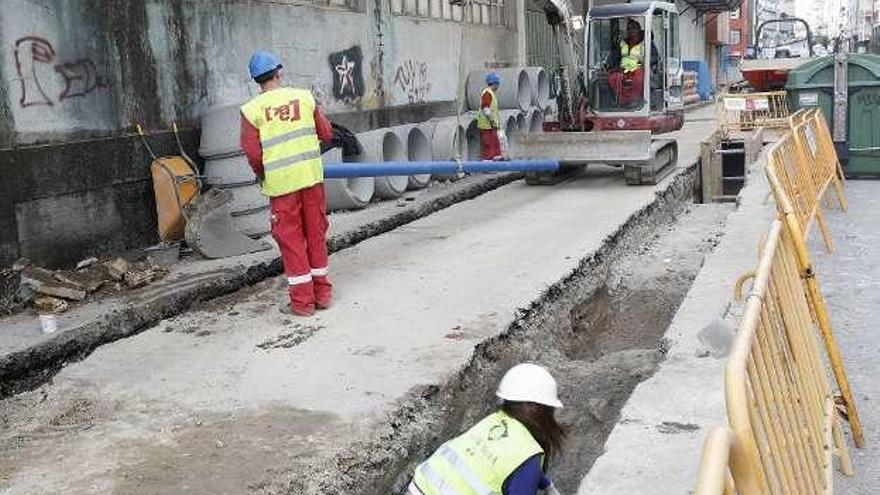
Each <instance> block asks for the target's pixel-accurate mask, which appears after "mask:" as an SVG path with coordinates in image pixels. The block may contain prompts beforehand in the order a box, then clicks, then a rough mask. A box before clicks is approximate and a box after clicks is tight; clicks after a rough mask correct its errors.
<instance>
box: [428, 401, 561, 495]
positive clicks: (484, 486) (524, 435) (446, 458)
mask: <svg viewBox="0 0 880 495" xmlns="http://www.w3.org/2000/svg"><path fill="white" fill-rule="evenodd" d="M543 453H544V450H543V449H541V446H540V445H539V444H538V442H537V441H536V440H535V439H534V438H533V437H532V435H531V433H529V430H527V429H526V427H525V426H523V424H522V423H520V422H519V421H517V420H516V419H514V418H512V417H510V416H508V415H507V414H506V413H504V412H503V411H500V410H499V411H496V412H495V413H492V414H490V415H489V416H487V417H486V418H484V419H483V420H482V421H480V422H479V423H477V424H476V425H474V426H473V427H472V428H471V429H469V430H468V431H466V432H464V433H463V434H462V435H460V436H458V437H456V438H454V439H452V440H450V441H448V442H446V443H444V444H443V445H442V446H440V448H439V449H437V452H435V453H434V455H432V456H431V457H430V458H428V460H427V461H425V462H423V463H422V464H420V465H419V467H417V468H416V472H415V475H414V477H413V481H412V483H413V484H414V485H415V487H416V488H418V490H419V491H420V492H421V493H423V494H424V495H501V493H502V490H503V485H504V480H506V479H507V477H508V476H510V475H511V474H512V473H513V472H514V471H516V469H517V468H518V467H520V466H521V465H522V463H524V462H525V461H526V460H528V459H529V458H530V457H532V456H534V455H536V454H542V455H543ZM542 464H543V461H542Z"/></svg>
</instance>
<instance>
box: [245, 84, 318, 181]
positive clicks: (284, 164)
mask: <svg viewBox="0 0 880 495" xmlns="http://www.w3.org/2000/svg"><path fill="white" fill-rule="evenodd" d="M314 112H315V99H314V98H313V97H312V93H311V92H309V91H307V90H305V89H296V88H278V89H273V90H271V91H266V92H265V93H262V94H260V95H259V96H256V97H254V98H253V99H251V100H250V101H249V102H247V103H245V104H244V105H242V107H241V114H242V115H244V118H246V119H247V120H248V122H250V123H251V125H253V126H254V127H256V128H257V129H258V130H259V131H260V145H261V147H262V149H263V172H264V177H263V182H262V184H261V187H262V190H263V194H265V195H266V196H270V197H274V196H283V195H285V194H290V193H292V192H295V191H299V190H301V189H305V188H307V187H311V186H313V185H315V184H318V183H321V182H323V180H324V167H323V165H322V163H321V145H320V142H319V141H318V135H317V134H316V133H315V114H314Z"/></svg>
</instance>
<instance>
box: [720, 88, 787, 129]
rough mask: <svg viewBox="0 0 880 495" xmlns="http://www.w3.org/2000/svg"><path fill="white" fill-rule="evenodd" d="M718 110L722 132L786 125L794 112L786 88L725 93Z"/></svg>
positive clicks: (783, 126) (782, 126) (721, 97)
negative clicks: (790, 106)
mask: <svg viewBox="0 0 880 495" xmlns="http://www.w3.org/2000/svg"><path fill="white" fill-rule="evenodd" d="M715 109H716V113H717V117H718V123H719V125H720V127H721V130H722V131H723V132H729V131H751V130H754V129H758V128H759V127H767V128H785V127H788V126H789V121H788V118H789V116H790V115H791V112H790V111H789V109H788V95H787V94H786V92H785V91H772V92H767V93H741V94H738V93H728V94H724V95H721V96H720V97H718V100H717V101H716V105H715Z"/></svg>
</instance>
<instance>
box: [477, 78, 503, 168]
mask: <svg viewBox="0 0 880 495" xmlns="http://www.w3.org/2000/svg"><path fill="white" fill-rule="evenodd" d="M500 85H501V77H499V76H498V74H496V73H494V72H490V73H489V74H487V75H486V87H485V88H484V89H483V92H482V93H481V94H480V110H479V111H478V112H477V128H478V129H479V130H480V158H482V159H483V160H498V159H500V158H501V156H502V150H501V140H500V138H499V136H498V132H499V131H500V130H501V113H500V112H499V111H498V97H497V96H496V94H495V92H496V91H498V87H499V86H500Z"/></svg>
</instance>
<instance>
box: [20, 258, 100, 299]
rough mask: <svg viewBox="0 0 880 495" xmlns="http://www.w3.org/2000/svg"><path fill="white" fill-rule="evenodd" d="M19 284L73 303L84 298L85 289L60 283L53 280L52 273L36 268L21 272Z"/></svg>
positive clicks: (28, 268)
mask: <svg viewBox="0 0 880 495" xmlns="http://www.w3.org/2000/svg"><path fill="white" fill-rule="evenodd" d="M21 283H22V284H26V285H28V286H29V287H31V288H32V289H33V290H34V291H36V292H39V293H40V294H45V295H47V296H55V297H61V298H64V299H71V300H74V301H82V300H83V299H85V298H86V291H85V289H83V288H81V287H77V286H76V285H73V284H69V283H67V282H62V281H60V280H58V279H56V278H55V274H54V273H53V272H51V271H49V270H46V269H45V268H40V267H38V266H29V267H27V268H25V269H24V270H22V272H21Z"/></svg>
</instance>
